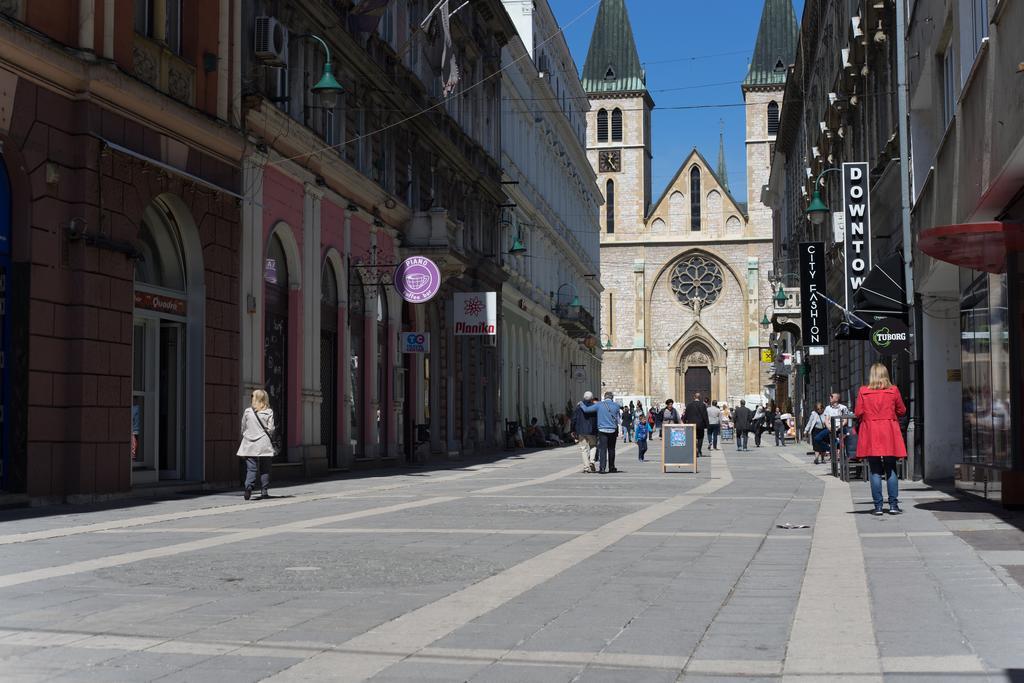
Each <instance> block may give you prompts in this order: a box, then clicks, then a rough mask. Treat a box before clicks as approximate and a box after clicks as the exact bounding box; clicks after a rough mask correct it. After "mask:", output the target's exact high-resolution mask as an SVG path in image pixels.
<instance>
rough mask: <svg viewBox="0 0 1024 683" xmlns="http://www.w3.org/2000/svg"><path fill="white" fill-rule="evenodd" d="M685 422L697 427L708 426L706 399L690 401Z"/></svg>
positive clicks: (705, 427) (687, 405)
mask: <svg viewBox="0 0 1024 683" xmlns="http://www.w3.org/2000/svg"><path fill="white" fill-rule="evenodd" d="M683 422H685V423H687V424H692V425H697V429H707V428H708V407H707V406H706V405H704V401H690V402H689V403H687V404H686V416H685V417H684V418H683Z"/></svg>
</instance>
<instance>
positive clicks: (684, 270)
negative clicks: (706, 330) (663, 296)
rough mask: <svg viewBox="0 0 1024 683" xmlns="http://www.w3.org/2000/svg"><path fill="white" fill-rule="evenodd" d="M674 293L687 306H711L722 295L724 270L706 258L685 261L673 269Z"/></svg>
mask: <svg viewBox="0 0 1024 683" xmlns="http://www.w3.org/2000/svg"><path fill="white" fill-rule="evenodd" d="M672 291H673V292H675V295H676V298H677V299H679V301H680V302H682V303H683V305H685V306H690V307H691V308H695V309H697V310H699V309H701V308H704V307H705V306H710V305H711V304H713V303H715V302H716V301H718V297H719V295H721V293H722V269H721V267H719V265H718V264H717V263H715V262H714V261H712V260H711V259H709V258H707V257H704V256H691V257H689V258H686V259H683V260H682V261H680V262H679V263H677V264H676V266H675V268H673V269H672Z"/></svg>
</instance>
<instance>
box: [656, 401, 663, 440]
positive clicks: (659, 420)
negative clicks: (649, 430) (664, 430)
mask: <svg viewBox="0 0 1024 683" xmlns="http://www.w3.org/2000/svg"><path fill="white" fill-rule="evenodd" d="M664 419H665V415H664V408H662V407H661V404H660V403H659V404H658V408H657V409H656V410H655V411H654V432H655V434H656V435H658V434H661V425H662V421H663V420H664Z"/></svg>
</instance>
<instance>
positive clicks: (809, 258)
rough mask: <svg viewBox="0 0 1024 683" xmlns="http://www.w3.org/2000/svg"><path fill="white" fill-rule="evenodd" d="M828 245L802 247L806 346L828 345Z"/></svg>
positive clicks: (804, 337) (801, 271)
mask: <svg viewBox="0 0 1024 683" xmlns="http://www.w3.org/2000/svg"><path fill="white" fill-rule="evenodd" d="M818 292H821V293H822V294H824V293H825V243H824V242H801V243H800V316H801V322H802V323H803V328H802V330H801V331H802V333H803V334H802V335H801V341H802V342H803V344H804V346H825V345H827V344H828V309H826V308H825V300H824V299H822V298H821V297H819V296H818Z"/></svg>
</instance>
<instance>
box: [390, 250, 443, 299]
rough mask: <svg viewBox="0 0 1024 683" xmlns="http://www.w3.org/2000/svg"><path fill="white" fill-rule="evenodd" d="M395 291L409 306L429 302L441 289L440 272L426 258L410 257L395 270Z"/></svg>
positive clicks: (434, 264) (435, 265)
mask: <svg viewBox="0 0 1024 683" xmlns="http://www.w3.org/2000/svg"><path fill="white" fill-rule="evenodd" d="M395 289H397V290H398V293H399V295H401V297H402V298H403V299H405V300H406V301H408V302H409V303H411V304H421V303H423V302H424V301H430V300H431V299H433V298H434V295H435V294H437V292H438V290H439V289H441V271H440V270H439V269H438V267H437V264H436V263H434V262H433V261H431V260H430V259H428V258H427V257H426V256H410V257H409V258H407V259H405V260H404V261H402V263H401V264H399V266H398V268H396V269H395Z"/></svg>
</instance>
